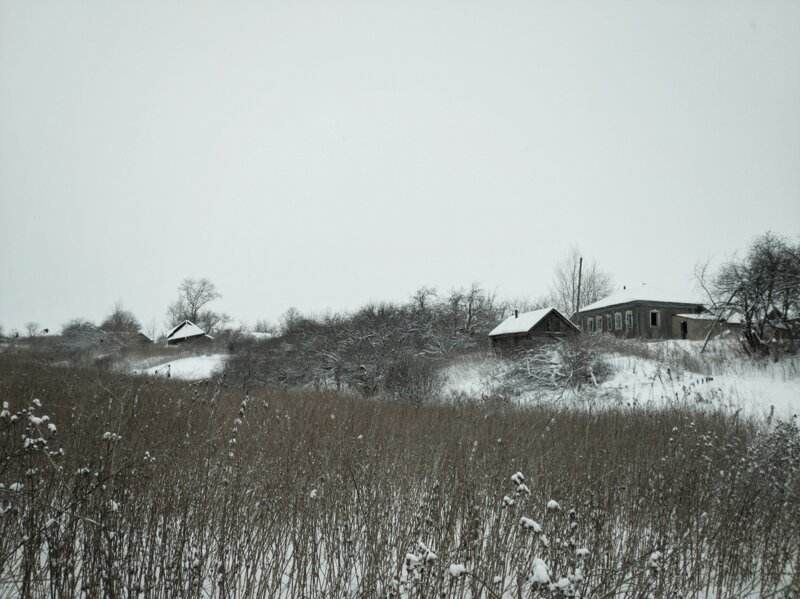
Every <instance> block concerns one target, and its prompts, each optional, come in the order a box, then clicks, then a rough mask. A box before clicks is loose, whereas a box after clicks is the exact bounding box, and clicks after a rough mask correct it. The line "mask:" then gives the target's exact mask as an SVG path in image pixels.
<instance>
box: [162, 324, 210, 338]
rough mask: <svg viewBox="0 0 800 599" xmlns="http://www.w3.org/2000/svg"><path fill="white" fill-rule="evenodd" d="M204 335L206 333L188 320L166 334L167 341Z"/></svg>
mask: <svg viewBox="0 0 800 599" xmlns="http://www.w3.org/2000/svg"><path fill="white" fill-rule="evenodd" d="M205 334H206V332H205V331H204V330H203V329H201V328H200V327H199V326H197V325H196V324H194V323H193V322H191V321H189V320H184V321H183V322H182V323H180V324H179V325H178V326H176V327H175V328H174V329H172V330H171V331H170V332H169V333H167V339H186V338H187V337H197V336H200V335H205Z"/></svg>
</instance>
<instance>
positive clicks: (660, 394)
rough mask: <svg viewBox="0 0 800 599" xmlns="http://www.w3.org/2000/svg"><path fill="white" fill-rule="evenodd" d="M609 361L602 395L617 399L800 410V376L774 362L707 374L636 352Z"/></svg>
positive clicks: (754, 410) (759, 411)
mask: <svg viewBox="0 0 800 599" xmlns="http://www.w3.org/2000/svg"><path fill="white" fill-rule="evenodd" d="M608 360H609V361H610V362H611V364H612V367H613V369H614V375H613V376H612V377H611V378H610V379H608V380H606V381H604V382H603V383H601V384H600V386H599V394H598V395H599V397H601V398H604V399H607V400H610V401H612V402H615V403H621V404H624V405H641V404H645V403H650V402H659V403H664V404H675V405H693V406H697V407H724V408H729V409H731V410H739V409H741V410H742V411H743V412H744V413H747V414H752V415H755V416H766V415H769V413H770V412H771V410H772V409H773V408H774V411H775V414H776V415H778V416H780V417H790V416H791V415H793V414H798V413H800V377H796V376H795V377H786V376H784V375H783V373H782V372H781V371H780V369H779V368H771V367H770V365H767V366H765V367H764V368H763V369H762V370H756V369H754V368H749V367H747V366H746V365H743V367H742V369H741V370H738V371H737V370H736V369H734V368H733V367H731V368H729V369H727V371H725V372H722V373H719V374H717V373H715V372H714V373H711V374H703V373H697V372H692V371H690V370H684V369H680V368H676V367H674V366H670V365H668V364H666V363H664V362H658V361H654V360H650V359H646V358H640V357H634V356H625V355H620V354H612V355H610V356H608Z"/></svg>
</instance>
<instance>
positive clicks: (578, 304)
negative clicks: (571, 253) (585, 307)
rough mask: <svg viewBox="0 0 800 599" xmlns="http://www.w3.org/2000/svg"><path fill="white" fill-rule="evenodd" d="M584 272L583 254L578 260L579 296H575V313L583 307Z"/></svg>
mask: <svg viewBox="0 0 800 599" xmlns="http://www.w3.org/2000/svg"><path fill="white" fill-rule="evenodd" d="M582 274H583V256H581V257H580V259H579V260H578V297H577V298H575V314H577V313H578V312H579V311H580V309H581V275H582Z"/></svg>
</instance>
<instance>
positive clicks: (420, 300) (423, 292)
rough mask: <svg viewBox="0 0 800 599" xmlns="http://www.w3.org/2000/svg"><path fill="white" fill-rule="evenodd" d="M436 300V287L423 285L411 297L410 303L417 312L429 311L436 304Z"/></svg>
mask: <svg viewBox="0 0 800 599" xmlns="http://www.w3.org/2000/svg"><path fill="white" fill-rule="evenodd" d="M436 300H437V295H436V287H427V286H425V285H423V286H422V287H420V288H419V289H417V290H416V291H415V292H414V293H413V295H412V296H411V301H412V302H413V304H414V307H415V308H416V309H417V310H418V311H419V312H426V311H427V310H429V309H430V308H431V306H432V305H433V304H434V303H436Z"/></svg>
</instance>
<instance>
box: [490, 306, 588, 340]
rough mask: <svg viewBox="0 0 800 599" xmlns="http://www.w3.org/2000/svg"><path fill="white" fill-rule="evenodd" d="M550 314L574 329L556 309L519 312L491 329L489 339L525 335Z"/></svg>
mask: <svg viewBox="0 0 800 599" xmlns="http://www.w3.org/2000/svg"><path fill="white" fill-rule="evenodd" d="M550 312H555V313H556V314H558V315H559V316H561V317H562V318H563V319H564V320H566V321H567V322H568V323H569V324H570V325H571V326H572V327H573V328H575V325H574V324H572V322H571V321H570V319H569V318H567V317H566V316H564V314H563V313H561V312H560V311H559V310H557V309H556V308H542V309H541V310H534V311H533V312H520V314H519V316H513V315H512V316H509V317H508V318H506V319H505V320H504V321H503V322H501V323H500V324H499V325H497V326H496V327H495V328H494V329H492V332H491V333H489V337H495V336H497V335H511V334H514V333H527V332H528V331H530V330H531V329H532V328H533V327H535V326H536V325H537V324H539V322H541V320H542V319H543V318H544V317H545V316H547V315H548V314H550Z"/></svg>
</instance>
